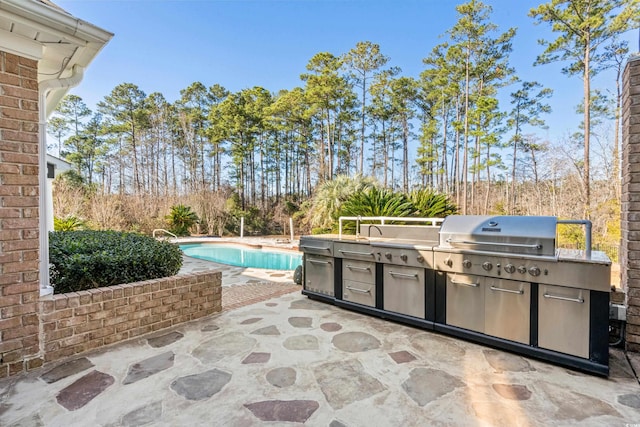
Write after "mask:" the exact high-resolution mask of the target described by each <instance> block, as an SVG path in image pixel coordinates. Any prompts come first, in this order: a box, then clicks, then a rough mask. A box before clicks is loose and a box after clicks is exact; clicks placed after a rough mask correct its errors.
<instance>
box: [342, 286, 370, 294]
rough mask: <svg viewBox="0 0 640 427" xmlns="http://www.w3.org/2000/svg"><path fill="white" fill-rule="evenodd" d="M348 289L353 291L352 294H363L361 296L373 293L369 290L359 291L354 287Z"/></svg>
mask: <svg viewBox="0 0 640 427" xmlns="http://www.w3.org/2000/svg"><path fill="white" fill-rule="evenodd" d="M347 289H348V290H350V291H352V292H358V293H361V294H370V293H371V290H369V289H358V288H354V287H352V286H347Z"/></svg>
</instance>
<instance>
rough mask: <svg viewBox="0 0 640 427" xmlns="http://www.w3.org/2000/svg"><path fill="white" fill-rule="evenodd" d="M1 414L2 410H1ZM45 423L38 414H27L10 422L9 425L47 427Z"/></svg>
mask: <svg viewBox="0 0 640 427" xmlns="http://www.w3.org/2000/svg"><path fill="white" fill-rule="evenodd" d="M0 414H1V412H0ZM45 425H46V424H45V423H44V422H43V421H42V418H40V415H38V414H31V415H27V416H26V417H24V418H21V419H19V420H18V421H16V422H14V423H12V424H9V425H8V426H7V427H45Z"/></svg>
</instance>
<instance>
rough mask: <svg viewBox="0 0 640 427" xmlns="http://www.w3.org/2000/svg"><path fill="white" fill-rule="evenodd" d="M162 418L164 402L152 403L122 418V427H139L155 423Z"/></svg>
mask: <svg viewBox="0 0 640 427" xmlns="http://www.w3.org/2000/svg"><path fill="white" fill-rule="evenodd" d="M161 417H162V401H160V400H159V401H157V402H152V403H149V404H148V405H145V406H143V407H141V408H138V409H135V410H133V411H131V412H129V413H127V414H125V415H124V416H123V417H122V426H124V427H137V426H143V425H147V424H151V423H154V422H156V421H158V420H160V418H161Z"/></svg>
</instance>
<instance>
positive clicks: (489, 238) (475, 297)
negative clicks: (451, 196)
mask: <svg viewBox="0 0 640 427" xmlns="http://www.w3.org/2000/svg"><path fill="white" fill-rule="evenodd" d="M348 220H354V221H356V222H357V223H356V230H358V233H357V234H356V235H346V234H343V233H342V228H343V227H342V223H343V221H345V222H346V221H348ZM373 220H376V221H379V222H380V223H379V224H360V221H368V222H371V221H373ZM393 220H395V221H396V222H397V221H403V220H404V221H406V218H402V219H400V218H383V217H375V219H374V217H367V218H365V217H362V218H360V217H358V218H355V217H353V218H341V221H340V233H339V234H325V235H311V236H302V237H301V239H300V250H301V251H302V252H303V253H304V256H303V263H304V277H303V280H304V282H303V290H302V293H303V294H304V295H307V296H308V297H309V298H313V299H318V300H322V301H324V302H327V303H331V304H335V305H337V306H340V307H343V308H345V309H349V310H354V311H359V312H362V313H366V314H370V315H374V316H378V317H381V318H385V319H389V320H393V321H398V322H402V323H406V324H410V325H413V326H416V327H420V328H423V329H427V330H433V331H437V332H440V333H444V334H448V335H451V336H456V337H459V338H463V339H466V340H470V341H474V342H477V343H480V344H484V345H488V346H491V347H496V348H500V349H504V350H507V351H511V352H515V353H519V354H522V355H525V356H530V357H535V358H539V359H542V360H546V361H550V362H553V363H557V364H561V365H564V366H568V367H572V368H575V369H579V370H582V371H586V372H590V373H595V374H598V375H604V376H606V375H608V373H609V292H610V274H611V272H610V270H611V261H610V260H609V258H608V257H607V256H606V255H605V254H604V253H602V252H597V251H593V252H591V251H579V250H567V249H557V248H556V233H557V226H558V224H563V223H565V224H579V225H584V226H585V228H586V233H585V234H586V236H587V238H586V242H587V245H588V246H587V247H589V246H590V243H591V229H590V226H591V223H590V222H588V221H583V220H579V221H561V220H558V219H557V218H555V217H532V216H528V217H527V216H475V215H452V216H449V217H447V218H446V219H444V220H442V219H422V221H423V223H427V225H393V224H388V222H389V221H393Z"/></svg>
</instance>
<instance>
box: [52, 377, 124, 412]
mask: <svg viewBox="0 0 640 427" xmlns="http://www.w3.org/2000/svg"><path fill="white" fill-rule="evenodd" d="M114 382H115V380H114V379H113V377H112V376H111V375H108V374H105V373H103V372H100V371H91V372H89V373H88V374H87V375H85V376H83V377H82V378H79V379H77V380H76V381H74V382H73V383H72V384H70V385H68V386H67V387H65V388H63V389H62V390H60V392H59V393H58V395H57V396H56V400H57V402H58V403H59V404H60V405H61V406H62V407H64V408H65V409H67V410H69V411H75V410H76V409H80V408H82V407H83V406H84V405H86V404H87V403H89V402H91V400H93V399H94V398H95V397H96V396H98V395H99V394H100V393H102V392H103V391H104V390H106V389H107V388H108V387H109V386H111V385H112V384H113V383H114Z"/></svg>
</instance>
